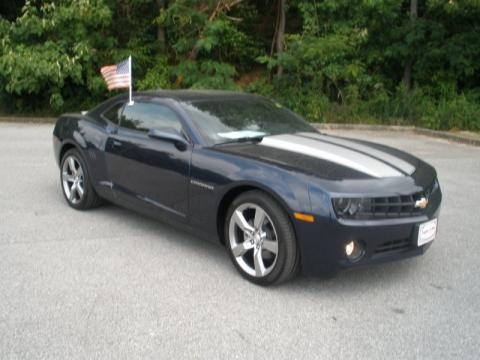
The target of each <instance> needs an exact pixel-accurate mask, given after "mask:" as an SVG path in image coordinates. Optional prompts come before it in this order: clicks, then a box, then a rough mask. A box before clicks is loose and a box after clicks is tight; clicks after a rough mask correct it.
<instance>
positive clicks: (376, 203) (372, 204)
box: [337, 181, 438, 220]
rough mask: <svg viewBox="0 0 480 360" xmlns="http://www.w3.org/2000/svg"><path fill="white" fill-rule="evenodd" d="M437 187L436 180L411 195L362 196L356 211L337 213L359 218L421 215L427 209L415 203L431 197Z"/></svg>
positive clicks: (348, 217) (343, 216)
mask: <svg viewBox="0 0 480 360" xmlns="http://www.w3.org/2000/svg"><path fill="white" fill-rule="evenodd" d="M437 187H438V183H437V182H436V181H435V182H433V183H432V185H430V186H428V187H427V188H425V190H423V191H420V192H417V193H414V194H410V195H398V196H388V197H372V198H362V199H361V203H360V205H359V206H358V209H357V211H356V212H354V213H353V214H350V213H348V212H342V213H339V212H338V211H337V215H338V216H339V217H342V218H346V219H358V220H365V219H385V218H402V217H413V216H420V215H422V214H424V213H425V211H426V210H427V209H426V208H425V209H421V208H419V207H415V203H416V202H417V201H418V200H420V199H422V198H424V197H425V198H427V199H428V198H430V196H431V194H432V193H433V192H435V191H436V189H437ZM352 200H353V199H352ZM427 208H428V206H427Z"/></svg>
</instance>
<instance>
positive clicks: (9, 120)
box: [0, 116, 57, 124]
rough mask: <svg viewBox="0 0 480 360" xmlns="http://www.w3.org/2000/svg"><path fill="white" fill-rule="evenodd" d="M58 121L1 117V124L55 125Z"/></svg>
mask: <svg viewBox="0 0 480 360" xmlns="http://www.w3.org/2000/svg"><path fill="white" fill-rule="evenodd" d="M56 120H57V118H54V117H31V116H0V123H1V122H7V123H22V124H53V123H55V121H56Z"/></svg>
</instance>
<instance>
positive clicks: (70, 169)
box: [60, 149, 101, 210]
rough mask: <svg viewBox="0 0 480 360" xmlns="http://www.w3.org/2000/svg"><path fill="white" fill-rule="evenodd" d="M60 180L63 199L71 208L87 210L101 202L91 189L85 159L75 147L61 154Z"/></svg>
mask: <svg viewBox="0 0 480 360" xmlns="http://www.w3.org/2000/svg"><path fill="white" fill-rule="evenodd" d="M60 181H61V184H62V192H63V195H64V197H65V200H67V203H68V205H70V206H71V207H72V208H74V209H77V210H87V209H91V208H94V207H96V206H98V205H99V204H100V203H101V199H100V197H99V196H98V195H97V194H96V193H95V190H94V189H93V186H92V183H91V179H90V174H89V173H88V169H87V166H86V164H85V161H84V160H83V158H82V156H81V155H80V152H79V151H78V150H77V149H70V150H68V151H67V152H66V153H65V155H64V156H63V158H62V161H61V164H60Z"/></svg>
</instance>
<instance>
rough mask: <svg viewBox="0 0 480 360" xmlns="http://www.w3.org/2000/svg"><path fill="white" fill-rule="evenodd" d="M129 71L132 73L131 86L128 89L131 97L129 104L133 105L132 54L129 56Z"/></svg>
mask: <svg viewBox="0 0 480 360" xmlns="http://www.w3.org/2000/svg"><path fill="white" fill-rule="evenodd" d="M128 73H129V75H130V87H129V89H128V97H129V102H128V105H133V99H132V87H133V83H132V55H130V56H129V57H128Z"/></svg>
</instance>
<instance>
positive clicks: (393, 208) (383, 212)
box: [358, 193, 425, 218]
mask: <svg viewBox="0 0 480 360" xmlns="http://www.w3.org/2000/svg"><path fill="white" fill-rule="evenodd" d="M423 196H424V195H423V193H416V194H413V195H407V196H391V197H378V198H372V199H371V201H370V206H369V207H366V209H365V210H366V211H361V212H359V213H358V216H359V217H361V218H363V217H368V218H397V217H410V216H418V215H421V214H423V212H424V211H425V209H420V208H416V207H415V202H416V201H417V200H420V199H421V198H422V197H423Z"/></svg>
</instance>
